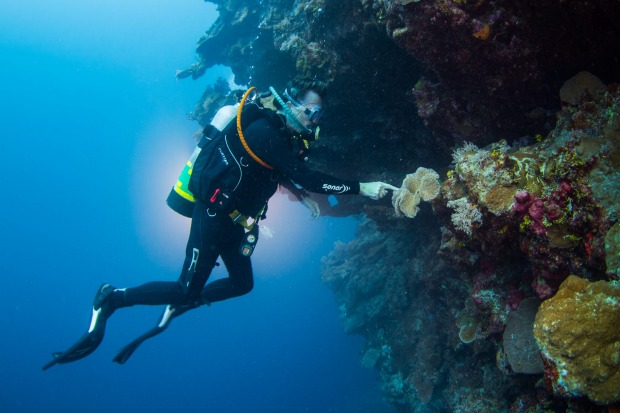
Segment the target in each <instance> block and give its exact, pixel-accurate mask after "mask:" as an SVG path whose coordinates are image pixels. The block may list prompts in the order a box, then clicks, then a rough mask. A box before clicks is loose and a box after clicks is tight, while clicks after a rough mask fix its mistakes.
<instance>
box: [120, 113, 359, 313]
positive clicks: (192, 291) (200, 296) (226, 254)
mask: <svg viewBox="0 0 620 413" xmlns="http://www.w3.org/2000/svg"><path fill="white" fill-rule="evenodd" d="M243 135H244V136H245V139H246V141H247V143H248V145H249V146H250V148H251V150H252V151H253V152H254V153H255V154H256V155H257V156H258V157H259V158H260V159H262V160H263V161H264V162H266V163H267V164H269V165H271V166H272V167H273V170H270V169H267V168H265V167H263V166H261V165H259V164H258V163H257V162H256V161H254V160H253V159H252V158H251V157H250V155H249V154H248V153H247V151H245V149H243V147H242V145H241V142H240V140H239V137H238V136H237V135H236V132H233V133H229V136H227V138H228V142H229V144H230V146H231V150H232V152H233V153H234V154H235V156H236V157H237V160H238V161H239V162H240V164H241V165H242V166H243V168H242V169H243V178H242V180H241V184H240V186H239V188H237V190H236V191H235V192H234V196H233V198H232V202H231V203H230V205H229V206H228V210H226V211H215V210H214V209H213V208H211V209H210V208H209V207H208V206H207V205H206V204H205V203H203V202H201V201H199V200H197V201H196V205H195V207H194V212H193V215H192V224H191V229H190V235H189V240H188V242H187V248H186V256H185V262H184V264H183V269H182V272H181V276H180V277H179V279H178V280H177V281H176V282H173V281H170V282H150V283H147V284H144V285H142V286H139V287H135V288H128V289H125V290H123V292H122V293H120V292H119V294H115V297H114V299H113V301H114V304H113V305H114V307H116V308H119V307H127V306H132V305H137V304H147V305H161V304H172V305H190V306H194V305H196V306H197V305H200V304H203V303H205V302H206V303H212V302H216V301H222V300H226V299H228V298H232V297H236V296H240V295H243V294H247V293H248V292H250V291H251V290H252V287H253V285H254V280H253V273H252V263H251V260H250V258H249V257H246V256H243V255H242V254H241V253H240V252H239V249H240V245H241V243H242V241H243V237H244V235H245V230H244V228H243V227H242V226H241V225H238V224H236V223H234V222H233V221H232V219H231V218H230V217H229V216H228V213H229V212H232V211H233V210H238V211H239V212H240V213H242V214H244V215H246V216H256V215H258V214H259V213H260V211H261V210H262V208H263V207H264V206H265V204H266V202H267V201H268V200H269V198H271V196H272V195H273V194H274V193H275V191H276V190H277V188H278V182H280V180H290V181H292V182H293V183H295V184H298V185H300V186H301V187H303V188H305V189H306V190H308V191H310V192H317V193H323V194H358V193H359V182H357V181H347V180H343V179H338V178H335V177H332V176H330V175H326V174H323V173H320V172H316V171H312V170H310V169H308V167H307V166H306V165H305V164H304V163H303V162H301V161H300V160H298V159H297V157H296V155H295V153H294V152H293V151H292V150H291V145H290V134H289V133H288V132H287V131H286V129H285V127H284V121H283V119H282V118H281V117H280V116H279V115H275V114H273V115H272V116H270V117H269V118H267V117H260V118H259V119H258V120H256V121H255V122H253V123H251V124H250V125H249V126H247V127H246V128H244V130H243ZM218 257H222V260H223V262H224V265H225V266H226V269H227V271H228V278H223V279H219V280H216V281H214V282H211V283H209V284H207V285H206V286H205V283H206V282H207V280H208V278H209V276H210V275H211V271H212V269H213V267H214V266H215V265H216V261H217V259H218ZM203 287H204V288H203Z"/></svg>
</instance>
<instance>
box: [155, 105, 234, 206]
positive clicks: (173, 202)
mask: <svg viewBox="0 0 620 413" xmlns="http://www.w3.org/2000/svg"><path fill="white" fill-rule="evenodd" d="M238 106H239V104H238V103H237V104H235V105H226V106H222V107H221V108H220V109H219V110H218V111H217V113H216V114H215V116H214V117H213V119H212V120H211V123H210V124H209V125H208V126H207V127H206V128H205V129H204V130H203V136H202V137H201V138H200V142H198V145H196V148H194V152H192V155H191V156H190V158H189V160H188V161H187V162H186V163H185V167H184V168H183V170H182V171H181V174H180V175H179V179H178V180H177V183H176V184H175V185H174V186H173V187H172V189H171V190H170V193H169V194H168V198H166V204H168V206H169V207H170V208H172V210H173V211H175V212H177V213H179V214H181V215H183V216H185V217H188V218H191V217H192V212H193V210H194V203H195V202H196V200H195V198H194V194H192V192H191V191H190V190H189V180H190V178H191V177H192V169H193V167H194V163H195V162H196V158H198V155H200V152H201V151H202V148H204V147H205V145H208V144H209V142H210V141H211V140H212V139H213V138H214V137H215V136H216V135H217V134H218V133H220V132H222V131H223V130H224V129H225V128H226V127H227V126H228V124H229V123H230V122H231V121H232V120H233V119H234V118H235V116H237V108H238Z"/></svg>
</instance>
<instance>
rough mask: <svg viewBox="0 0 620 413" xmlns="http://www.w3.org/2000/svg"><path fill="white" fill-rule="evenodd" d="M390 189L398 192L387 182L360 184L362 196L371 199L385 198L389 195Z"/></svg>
mask: <svg viewBox="0 0 620 413" xmlns="http://www.w3.org/2000/svg"><path fill="white" fill-rule="evenodd" d="M388 189H390V190H392V191H396V190H397V189H398V188H396V187H395V186H394V185H390V184H386V183H385V182H360V195H364V196H367V197H368V198H371V199H375V200H376V199H381V198H383V197H384V196H386V195H387V191H388Z"/></svg>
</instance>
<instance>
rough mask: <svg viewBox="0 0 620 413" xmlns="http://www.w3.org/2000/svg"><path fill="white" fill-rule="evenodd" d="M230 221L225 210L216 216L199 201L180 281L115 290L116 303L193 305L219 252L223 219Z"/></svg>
mask: <svg viewBox="0 0 620 413" xmlns="http://www.w3.org/2000/svg"><path fill="white" fill-rule="evenodd" d="M227 221H231V220H230V218H229V217H228V216H226V215H223V214H217V215H215V216H213V215H212V214H210V211H209V210H208V209H207V208H206V206H205V205H204V204H202V203H200V202H196V205H195V206H194V214H193V216H192V225H191V229H190V234H189V238H188V240H187V247H186V248H185V261H184V263H183V268H182V270H181V275H180V277H179V279H178V280H177V281H154V282H149V283H146V284H143V285H140V286H138V287H132V288H126V289H117V290H115V291H114V298H113V300H112V301H113V302H114V306H115V307H116V308H120V307H130V306H133V305H163V304H172V305H175V306H183V305H192V304H194V303H195V302H196V301H197V300H198V298H199V296H200V291H201V290H202V287H203V286H204V284H205V283H206V281H207V279H208V278H209V276H210V275H211V271H212V270H213V267H214V266H215V264H216V261H217V258H218V256H219V246H218V240H219V239H220V238H221V237H222V234H221V232H222V222H224V223H226V222H227Z"/></svg>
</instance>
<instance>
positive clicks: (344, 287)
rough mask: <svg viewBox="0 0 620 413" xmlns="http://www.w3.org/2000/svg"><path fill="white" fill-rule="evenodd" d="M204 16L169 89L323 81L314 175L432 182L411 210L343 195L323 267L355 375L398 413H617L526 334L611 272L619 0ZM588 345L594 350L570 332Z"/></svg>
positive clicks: (616, 270)
mask: <svg viewBox="0 0 620 413" xmlns="http://www.w3.org/2000/svg"><path fill="white" fill-rule="evenodd" d="M211 3H214V4H216V5H217V7H218V11H219V13H220V16H219V18H218V20H217V21H216V23H215V24H214V25H213V26H212V27H211V28H209V29H208V30H207V32H206V33H205V34H204V35H203V36H202V37H201V38H200V39H199V41H198V43H197V47H196V52H197V61H196V62H195V63H194V64H192V65H191V66H189V67H188V68H186V69H184V70H180V71H178V73H177V76H178V77H179V78H186V77H192V78H198V77H200V76H201V75H202V74H203V73H205V71H206V69H208V68H209V67H211V66H213V65H216V64H223V65H227V66H230V67H231V68H232V71H233V73H234V75H235V82H236V83H237V84H243V85H255V86H257V87H258V88H259V90H266V89H267V88H268V86H274V87H276V88H277V89H283V88H284V87H285V85H286V83H287V82H288V81H289V80H291V79H293V78H297V77H298V78H312V79H320V80H323V81H325V82H327V83H328V85H329V89H328V96H327V100H326V102H327V108H328V111H327V114H326V116H325V117H324V121H322V124H321V129H322V130H321V139H320V140H319V141H318V142H317V145H316V146H315V148H316V150H315V151H313V153H312V154H311V160H310V162H311V163H312V166H313V167H316V168H318V169H321V170H323V171H325V172H328V173H335V174H338V175H341V176H345V177H351V178H358V179H361V180H378V179H381V180H385V181H388V182H391V183H392V184H398V183H400V182H401V181H402V180H403V178H404V177H405V176H406V175H407V174H411V173H412V172H413V171H415V170H416V169H417V168H418V167H420V166H422V167H428V168H433V169H434V170H436V171H438V172H439V174H440V176H441V181H442V183H441V190H440V194H439V196H438V197H437V198H436V199H434V200H433V201H432V202H431V204H430V205H429V204H427V203H422V204H420V210H419V211H418V210H417V209H416V210H415V212H416V214H413V213H411V214H399V215H401V216H397V214H396V213H395V212H394V208H393V207H392V205H391V204H390V202H389V200H387V199H385V200H383V201H381V202H367V201H365V200H363V199H361V197H346V198H342V199H341V203H340V204H339V210H338V211H337V212H335V211H333V213H334V214H337V215H343V214H360V213H363V215H360V216H362V217H363V218H361V223H360V226H359V229H358V234H357V237H356V239H355V240H354V241H352V242H350V243H348V244H338V245H336V246H335V248H334V251H332V253H330V255H329V256H328V257H325V258H324V259H323V270H322V274H321V277H322V279H323V280H324V282H325V283H326V284H327V285H328V286H329V287H330V288H331V289H332V290H333V292H334V294H335V296H336V298H337V300H338V303H339V306H340V315H341V318H342V321H343V326H344V329H345V330H346V331H347V332H349V333H352V334H360V335H363V336H364V337H365V338H366V344H365V346H364V351H363V354H362V355H361V359H362V363H363V364H364V365H365V366H367V367H369V368H375V369H377V370H378V371H379V373H380V377H381V387H382V390H383V394H384V395H385V398H386V399H387V400H388V401H389V402H390V403H392V404H393V405H395V406H397V409H398V411H399V412H403V413H412V412H416V413H417V412H473V411H477V412H509V411H510V412H605V411H607V409H608V408H609V411H614V410H613V409H618V406H617V405H616V406H613V405H610V406H609V407H606V406H605V404H608V403H615V402H617V401H618V400H619V396H620V395H619V394H618V390H617V389H615V388H614V386H613V383H616V381H614V380H617V377H616V376H614V377H613V380H612V381H610V383H612V385H611V386H608V387H609V388H605V393H603V394H604V396H600V394H601V393H598V392H596V391H592V390H591V389H592V387H591V383H592V381H596V380H597V378H596V377H588V374H591V373H589V372H588V370H587V369H585V370H584V369H582V368H581V367H582V366H583V363H581V364H580V363H573V364H570V363H566V362H564V361H563V360H564V359H562V357H564V356H565V355H566V354H567V352H570V351H571V348H570V347H568V346H564V347H562V346H559V348H555V347H554V348H553V349H551V347H550V346H549V345H548V342H549V340H552V338H548V337H546V336H545V335H544V334H542V333H540V331H539V332H538V333H537V335H536V338H537V340H535V339H534V333H535V331H534V324H535V323H534V318H536V319H537V320H545V323H547V324H549V325H554V319H553V318H554V317H556V318H558V319H557V320H555V321H556V322H560V321H561V320H560V319H559V317H562V312H561V311H555V312H554V311H551V312H550V311H547V310H545V309H547V308H549V307H551V304H549V303H548V300H552V299H553V298H554V297H555V296H556V295H557V294H558V291H559V290H562V288H561V286H562V285H564V284H563V283H564V282H566V280H567V279H569V277H571V276H578V277H580V278H581V279H583V280H588V281H590V282H597V281H598V282H602V283H607V284H609V285H611V284H612V283H614V282H616V281H614V280H617V279H618V278H619V277H620V258H619V257H620V252H619V251H620V223H619V222H618V213H619V208H620V189H619V188H620V93H619V90H618V85H617V84H615V83H614V82H620V59H619V57H618V56H620V2H619V1H617V0H591V1H573V0H568V1H567V0H524V1H507V0H494V1H492V0H296V1H293V0H260V1H256V0H213V1H211ZM584 71H587V72H589V73H584ZM576 75H577V76H576ZM594 75H596V76H598V77H596V76H594ZM569 79H570V80H569ZM227 93H228V87H227V85H226V84H225V82H219V83H218V84H216V85H214V86H211V87H209V88H207V90H205V92H204V95H203V97H202V99H201V101H200V102H199V103H198V104H197V106H196V109H195V111H194V113H193V114H192V115H191V116H192V117H193V118H194V119H196V120H197V121H198V122H199V123H201V124H202V125H204V124H206V123H207V122H208V120H209V119H210V117H211V116H212V114H213V113H214V112H215V110H217V108H219V106H220V105H221V104H223V103H224V102H226V99H228V98H230V97H228V96H226V94H227ZM416 208H417V206H416ZM325 212H327V213H330V211H329V210H325ZM407 216H415V218H408V217H407ZM570 279H572V278H570ZM597 285H598V284H597ZM610 297H612V298H610V299H609V302H607V301H606V303H607V304H609V305H611V309H612V311H609V312H607V313H605V314H612V315H613V314H617V312H618V311H620V309H618V307H617V305H618V304H617V301H613V296H611V295H610ZM545 303H547V304H545ZM539 305H540V307H539ZM614 305H615V307H614ZM582 308H586V309H587V308H589V309H590V310H591V309H592V307H591V306H590V307H588V306H583V307H582ZM590 310H581V311H583V312H585V311H590ZM537 311H538V312H539V313H537ZM542 311H545V313H541V312H542ZM614 311H615V312H614ZM543 314H544V316H543ZM581 315H582V316H583V317H581V318H579V317H576V319H587V316H588V314H586V313H584V314H581ZM541 322H542V321H541ZM605 322H608V323H607V324H605ZM611 322H613V320H611V319H610V320H601V325H603V326H604V325H612V324H609V323H611ZM558 334H559V333H558ZM585 335H587V336H588V337H595V338H596V337H602V335H599V336H596V335H591V334H590V335H588V334H586V333H584V334H583V335H580V334H579V332H577V333H576V335H575V336H570V337H571V340H577V341H578V340H580V337H584V336H585ZM562 337H567V335H563V336H562ZM574 337H577V338H574ZM610 343H611V344H609V346H607V347H606V351H607V353H606V356H605V357H606V363H608V364H609V366H610V367H609V369H608V370H607V371H612V372H613V371H618V370H620V365H619V364H618V363H619V362H620V349H616V348H615V347H614V345H615V344H613V343H615V342H613V340H611V341H610ZM590 344H591V345H592V346H594V343H592V342H591V343H590ZM554 357H555V359H554ZM589 357H590V355H589ZM543 361H544V362H543ZM614 363H615V364H614ZM558 366H561V367H560V368H558ZM566 366H568V367H566ZM571 366H577V367H574V369H575V370H574V371H567V370H566V368H569V369H570V368H572V367H571ZM614 369H615V370H614ZM584 371H585V373H584ZM563 377H573V378H574V377H578V378H579V381H578V382H577V383H578V384H576V385H573V386H572V387H571V386H566V385H565V381H563ZM583 383H585V384H583ZM582 384H583V385H582ZM580 386H581V387H580ZM588 386H590V387H588ZM616 387H617V386H616ZM567 388H568V389H569V390H570V391H563V390H566V389H567ZM575 389H577V390H575ZM583 389H586V390H583ZM607 390H610V391H609V392H608V391H607ZM615 411H617V410H615Z"/></svg>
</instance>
